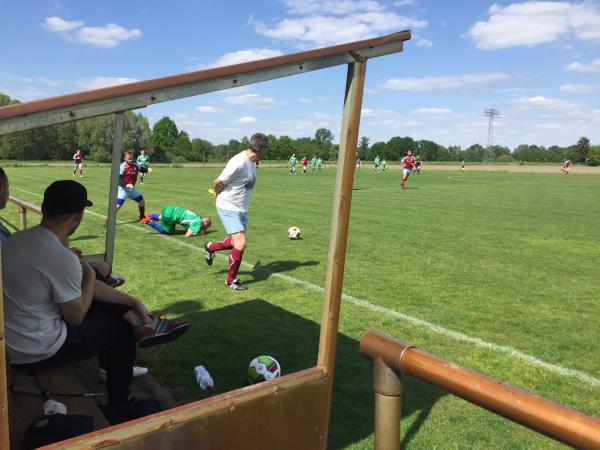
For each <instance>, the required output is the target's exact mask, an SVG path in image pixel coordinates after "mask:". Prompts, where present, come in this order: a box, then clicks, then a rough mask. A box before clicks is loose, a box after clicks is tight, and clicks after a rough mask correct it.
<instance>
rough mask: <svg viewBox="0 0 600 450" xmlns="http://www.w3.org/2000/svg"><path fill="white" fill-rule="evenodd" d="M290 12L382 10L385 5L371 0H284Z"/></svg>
mask: <svg viewBox="0 0 600 450" xmlns="http://www.w3.org/2000/svg"><path fill="white" fill-rule="evenodd" d="M283 3H284V4H285V5H286V6H287V7H288V8H289V12H290V13H292V14H314V13H317V14H337V15H345V14H351V13H356V12H366V11H383V10H384V9H385V6H383V5H382V4H380V3H379V2H376V1H373V0H284V1H283Z"/></svg>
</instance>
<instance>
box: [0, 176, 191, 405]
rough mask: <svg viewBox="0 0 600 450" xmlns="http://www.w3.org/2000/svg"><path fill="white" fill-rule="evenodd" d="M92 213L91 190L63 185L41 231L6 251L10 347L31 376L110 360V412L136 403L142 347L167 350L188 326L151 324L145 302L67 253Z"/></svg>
mask: <svg viewBox="0 0 600 450" xmlns="http://www.w3.org/2000/svg"><path fill="white" fill-rule="evenodd" d="M87 206H92V202H90V201H89V200H88V198H87V191H86V189H85V187H84V186H83V185H81V184H79V183H77V182H75V181H71V180H63V181H55V182H54V183H52V184H51V185H50V186H48V188H47V189H46V191H45V192H44V201H43V203H42V214H43V217H42V222H41V224H40V225H39V226H36V227H33V228H29V229H27V230H24V231H21V232H18V233H15V234H13V235H12V236H11V237H10V238H9V239H8V240H7V241H6V242H5V243H4V244H3V251H2V266H3V271H4V272H3V274H4V313H5V322H4V325H5V330H6V346H7V348H8V351H9V354H10V356H11V361H12V363H13V364H16V365H20V366H23V367H26V368H36V367H53V366H60V365H62V364H65V363H67V362H70V361H78V360H83V359H88V358H92V357H94V356H97V355H100V354H102V353H104V354H106V356H107V367H106V369H107V378H108V380H107V392H108V404H109V405H110V406H115V405H119V404H124V403H126V402H127V399H128V396H129V383H130V381H131V377H132V368H133V362H134V358H135V351H136V340H137V342H138V343H139V344H140V346H148V345H154V344H157V343H162V342H167V341H169V340H172V339H174V338H175V337H178V336H180V335H181V334H183V332H185V331H186V330H187V322H184V321H181V322H174V321H167V320H165V319H158V318H153V317H151V316H149V317H144V316H147V315H148V314H149V313H148V310H147V309H146V308H145V306H144V305H143V304H142V303H141V302H140V301H139V300H137V299H135V298H133V297H131V296H128V295H127V294H124V293H121V292H119V291H117V290H115V289H112V288H111V287H109V286H108V285H105V284H103V283H99V282H97V281H96V279H95V278H96V277H95V272H94V270H93V269H92V267H91V266H90V265H89V264H87V263H85V262H83V261H80V259H79V258H78V256H77V255H75V254H74V253H73V252H72V251H70V250H69V249H68V248H66V246H65V244H66V242H67V238H68V237H69V236H70V235H71V234H73V232H74V231H75V230H76V229H77V227H78V226H79V224H80V223H81V220H82V219H83V215H84V209H85V207H87ZM96 286H98V289H95V287H96ZM92 299H94V300H95V301H94V303H93V306H92ZM128 318H129V319H128ZM136 321H137V322H138V323H135V322H136ZM132 325H133V327H132Z"/></svg>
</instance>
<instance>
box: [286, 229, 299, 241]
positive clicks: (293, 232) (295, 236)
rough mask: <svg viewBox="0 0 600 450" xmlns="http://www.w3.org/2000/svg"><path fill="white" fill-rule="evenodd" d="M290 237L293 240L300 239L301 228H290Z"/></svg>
mask: <svg viewBox="0 0 600 450" xmlns="http://www.w3.org/2000/svg"><path fill="white" fill-rule="evenodd" d="M288 237H289V238H290V239H293V240H296V239H300V228H298V227H290V229H289V230H288Z"/></svg>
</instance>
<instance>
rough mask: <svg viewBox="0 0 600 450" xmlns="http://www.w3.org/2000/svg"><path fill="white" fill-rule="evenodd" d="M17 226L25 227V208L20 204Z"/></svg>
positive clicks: (23, 228) (24, 228)
mask: <svg viewBox="0 0 600 450" xmlns="http://www.w3.org/2000/svg"><path fill="white" fill-rule="evenodd" d="M19 226H20V227H21V230H26V229H27V209H25V207H24V206H21V205H19Z"/></svg>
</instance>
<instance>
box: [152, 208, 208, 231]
mask: <svg viewBox="0 0 600 450" xmlns="http://www.w3.org/2000/svg"><path fill="white" fill-rule="evenodd" d="M158 222H160V223H158ZM140 223H142V224H145V225H149V226H151V227H152V228H154V229H155V230H156V231H158V232H159V233H161V234H173V233H175V225H181V226H182V227H183V228H185V229H186V232H185V237H186V238H189V237H192V236H202V235H203V234H204V231H206V230H208V229H209V228H210V225H211V221H210V219H209V218H208V217H200V216H199V215H198V214H196V213H195V212H192V211H190V210H189V209H185V208H179V207H177V206H173V205H167V206H165V207H164V208H163V210H162V212H161V213H160V214H155V213H150V214H149V215H147V216H146V217H144V218H143V219H142V220H140Z"/></svg>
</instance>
